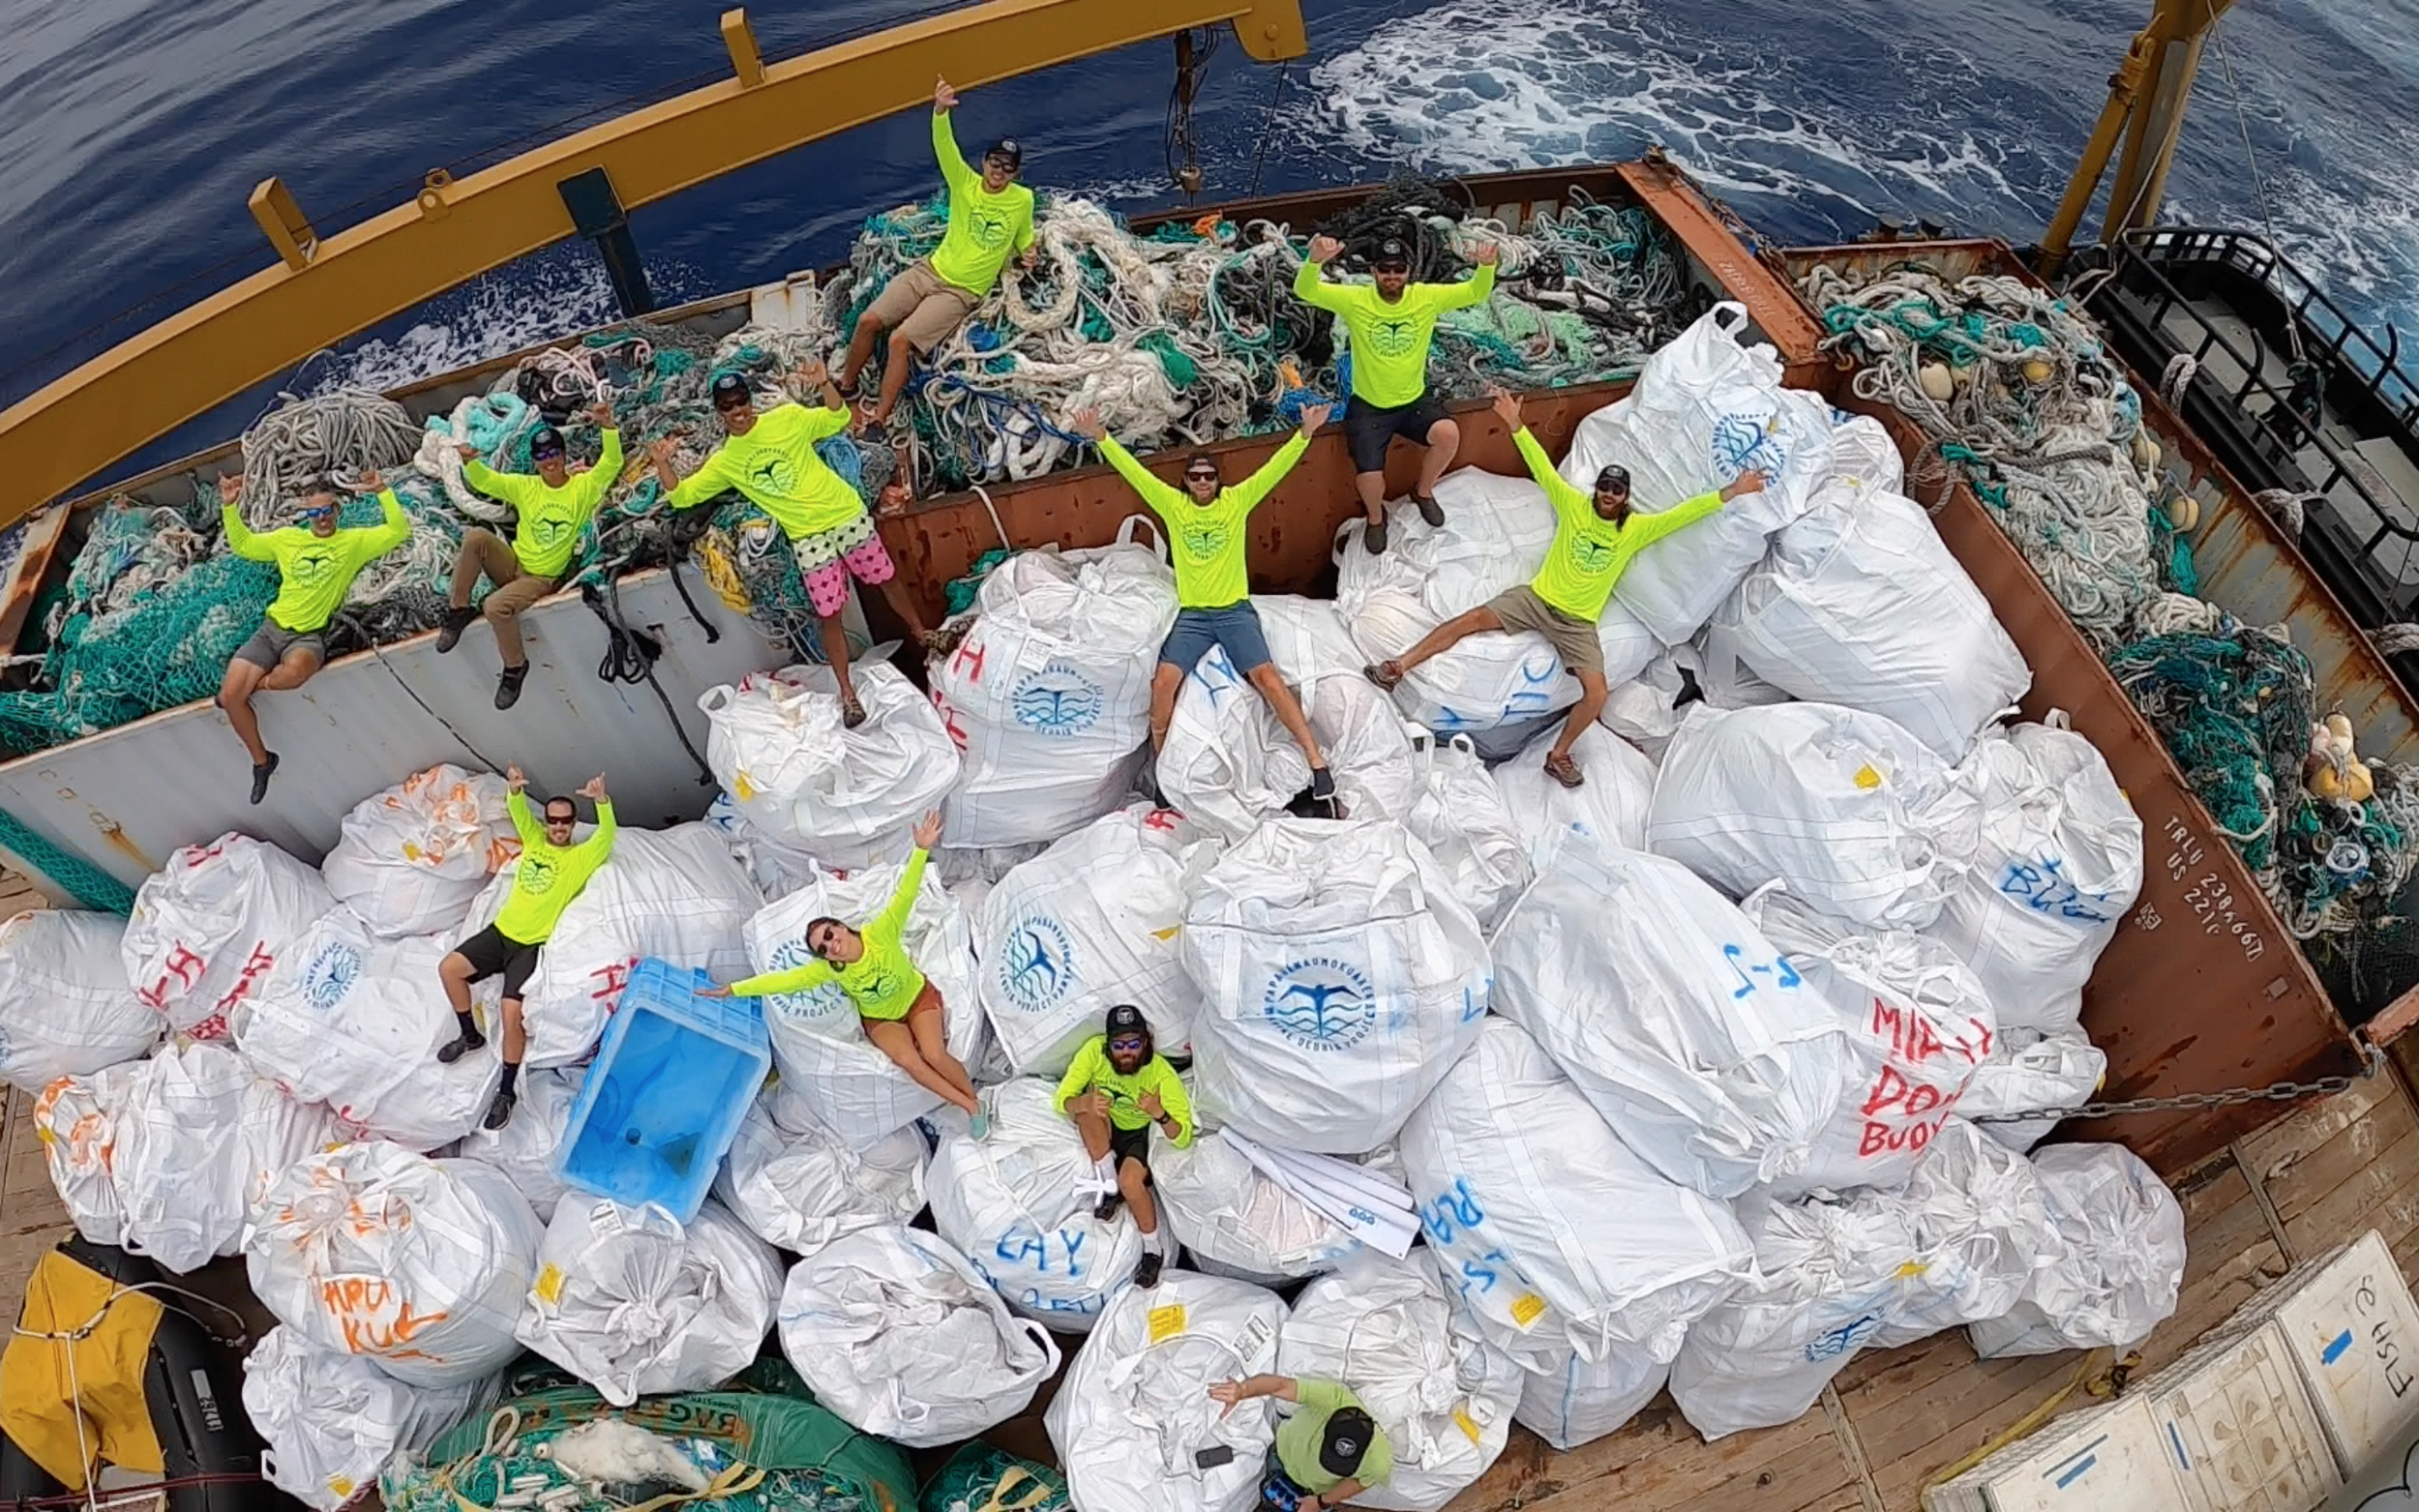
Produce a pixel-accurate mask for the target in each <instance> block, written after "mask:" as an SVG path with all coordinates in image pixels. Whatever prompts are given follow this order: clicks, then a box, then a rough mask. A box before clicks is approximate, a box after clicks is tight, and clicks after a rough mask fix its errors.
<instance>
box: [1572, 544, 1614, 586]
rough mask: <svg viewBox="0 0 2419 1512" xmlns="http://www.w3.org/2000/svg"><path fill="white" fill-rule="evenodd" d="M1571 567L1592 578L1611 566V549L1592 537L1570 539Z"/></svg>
mask: <svg viewBox="0 0 2419 1512" xmlns="http://www.w3.org/2000/svg"><path fill="white" fill-rule="evenodd" d="M1570 561H1571V565H1572V566H1574V567H1576V568H1578V569H1579V570H1580V571H1581V572H1583V573H1585V574H1587V575H1588V576H1589V577H1591V578H1593V577H1595V576H1596V575H1598V573H1601V572H1602V571H1604V570H1605V569H1606V568H1608V567H1610V566H1612V565H1613V548H1612V547H1611V546H1609V545H1607V544H1606V543H1604V542H1602V541H1599V540H1598V539H1597V538H1596V537H1594V536H1589V535H1574V536H1572V537H1571V538H1570Z"/></svg>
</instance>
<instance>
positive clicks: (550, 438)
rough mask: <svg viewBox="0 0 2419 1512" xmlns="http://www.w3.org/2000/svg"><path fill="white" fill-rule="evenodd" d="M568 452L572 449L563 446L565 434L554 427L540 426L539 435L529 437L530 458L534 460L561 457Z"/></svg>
mask: <svg viewBox="0 0 2419 1512" xmlns="http://www.w3.org/2000/svg"><path fill="white" fill-rule="evenodd" d="M568 450H570V448H568V447H566V446H564V445H563V433H562V432H561V431H560V430H555V429H554V428H553V427H552V426H540V427H538V429H537V433H536V434H534V435H532V436H530V437H529V456H530V458H531V459H532V460H536V459H539V458H546V457H560V456H562V455H563V454H564V453H565V452H566V451H568Z"/></svg>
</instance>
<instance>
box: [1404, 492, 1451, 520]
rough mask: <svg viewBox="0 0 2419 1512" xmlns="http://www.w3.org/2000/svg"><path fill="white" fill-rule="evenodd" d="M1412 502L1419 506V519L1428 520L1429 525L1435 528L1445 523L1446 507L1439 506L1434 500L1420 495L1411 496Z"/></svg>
mask: <svg viewBox="0 0 2419 1512" xmlns="http://www.w3.org/2000/svg"><path fill="white" fill-rule="evenodd" d="M1411 501H1412V503H1414V504H1417V505H1418V506H1419V518H1420V519H1424V520H1426V521H1427V522H1428V523H1429V525H1431V526H1435V525H1441V524H1443V523H1445V506H1444V505H1442V504H1439V503H1438V502H1437V501H1436V500H1434V499H1432V498H1428V497H1425V496H1423V495H1421V494H1418V493H1415V494H1413V495H1412V496H1411Z"/></svg>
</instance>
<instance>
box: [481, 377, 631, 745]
mask: <svg viewBox="0 0 2419 1512" xmlns="http://www.w3.org/2000/svg"><path fill="white" fill-rule="evenodd" d="M588 418H589V419H590V420H593V421H594V422H596V426H597V429H598V430H601V431H602V432H603V433H604V445H603V447H602V449H601V450H600V451H599V453H598V456H597V459H596V465H595V466H593V467H582V468H579V469H577V470H575V469H574V468H573V467H572V465H571V461H570V457H569V448H567V447H566V446H565V445H564V444H563V433H562V432H561V431H559V430H555V429H554V428H553V427H552V426H540V427H539V428H538V430H537V433H536V434H534V435H532V436H531V437H529V460H530V461H531V462H532V463H533V464H534V465H535V466H536V467H537V471H536V472H535V473H534V474H532V473H525V472H497V471H495V470H494V469H493V468H492V467H490V466H488V465H487V464H486V463H485V462H483V461H481V460H479V449H478V448H477V447H475V446H469V445H462V446H457V447H456V448H455V450H456V451H458V452H460V453H461V454H462V459H463V466H462V475H463V480H464V481H465V482H467V483H468V484H469V485H470V486H471V487H472V488H474V489H478V490H479V491H480V492H481V493H484V494H486V495H487V496H488V497H489V498H492V499H496V500H500V501H501V502H503V503H506V504H510V505H511V506H512V507H513V517H514V518H513V537H512V541H511V544H509V545H507V544H506V543H505V541H504V538H503V537H501V536H499V535H497V534H496V533H495V532H494V531H493V530H485V529H481V528H480V527H479V526H476V525H473V526H471V527H470V528H469V529H467V530H465V531H463V533H462V552H461V554H460V555H458V556H456V557H455V558H454V581H453V591H452V592H451V593H449V594H448V595H447V596H446V597H447V605H446V609H445V624H444V628H442V629H441V630H439V631H438V632H437V633H436V649H437V654H438V655H440V656H442V655H444V654H445V653H446V652H448V651H451V650H452V649H454V647H455V646H457V645H459V644H461V643H462V633H463V631H465V630H467V629H469V628H470V622H471V621H472V620H474V619H478V618H480V617H481V616H485V617H486V619H487V622H488V625H489V627H490V628H491V629H493V631H494V632H495V650H496V654H497V655H498V656H499V657H500V658H502V660H503V664H504V670H503V675H502V676H501V677H500V678H499V679H498V680H497V682H496V684H495V706H496V707H497V708H499V709H509V708H511V707H512V706H513V705H514V704H515V703H517V702H519V701H520V698H521V684H522V680H523V678H525V677H527V676H528V675H529V653H528V652H527V651H525V650H523V648H522V644H521V613H522V611H523V609H526V608H530V607H531V606H533V605H535V604H536V603H537V602H538V600H540V599H543V598H545V597H546V596H547V595H548V594H550V593H552V592H553V591H554V590H555V589H556V588H557V587H559V586H561V584H562V580H563V578H564V577H565V576H567V575H568V574H569V572H570V570H571V558H572V556H573V554H574V553H576V552H577V551H578V550H579V549H580V532H581V531H582V530H583V529H585V528H586V527H587V523H588V520H589V519H592V518H593V517H594V516H595V514H596V507H597V505H599V504H600V503H603V502H604V499H605V490H606V489H610V488H612V486H613V480H614V479H616V478H618V477H620V476H621V431H620V430H617V429H615V428H614V425H613V407H612V405H611V404H608V403H604V402H601V401H600V402H599V403H598V404H597V405H596V407H595V408H593V409H591V410H589V411H588ZM482 575H485V577H486V578H487V580H488V581H489V582H491V583H493V584H494V587H493V588H491V589H490V590H489V591H488V596H487V598H486V599H485V600H483V601H482V602H481V603H480V605H479V607H478V608H477V609H475V610H474V609H472V608H470V590H471V589H473V588H475V587H477V586H478V585H479V578H480V577H481V576H482Z"/></svg>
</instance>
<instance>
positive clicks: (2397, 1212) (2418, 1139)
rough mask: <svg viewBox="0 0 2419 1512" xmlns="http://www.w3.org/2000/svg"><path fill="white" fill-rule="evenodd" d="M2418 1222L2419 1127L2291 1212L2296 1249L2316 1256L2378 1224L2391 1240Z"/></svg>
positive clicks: (2288, 1226) (2288, 1227) (2288, 1228)
mask: <svg viewBox="0 0 2419 1512" xmlns="http://www.w3.org/2000/svg"><path fill="white" fill-rule="evenodd" d="M2414 1227H2419V1129H2414V1130H2412V1131H2411V1132H2409V1133H2407V1134H2404V1136H2403V1137H2402V1138H2401V1139H2399V1140H2397V1141H2394V1142H2393V1144H2392V1145H2390V1146H2388V1147H2387V1148H2385V1149H2383V1150H2381V1151H2380V1152H2378V1153H2377V1154H2376V1155H2375V1156H2374V1158H2372V1159H2370V1160H2368V1161H2367V1162H2366V1163H2364V1164H2363V1165H2362V1166H2360V1168H2359V1169H2358V1170H2356V1171H2354V1172H2353V1173H2352V1174H2351V1175H2350V1176H2349V1177H2348V1178H2347V1179H2345V1180H2344V1181H2343V1182H2341V1183H2339V1184H2338V1185H2336V1187H2335V1188H2334V1189H2333V1190H2332V1191H2330V1192H2328V1193H2327V1194H2326V1196H2324V1197H2323V1198H2320V1199H2319V1200H2318V1201H2315V1202H2312V1203H2308V1204H2306V1205H2304V1206H2303V1207H2302V1209H2301V1211H2299V1212H2298V1213H2293V1214H2288V1215H2287V1216H2286V1217H2285V1234H2286V1236H2287V1237H2288V1238H2290V1239H2291V1240H2292V1242H2293V1248H2294V1250H2295V1251H2296V1252H2297V1253H2299V1254H2301V1255H2305V1256H2317V1255H2322V1254H2324V1253H2326V1252H2327V1251H2328V1250H2330V1249H2333V1248H2334V1247H2335V1246H2336V1245H2337V1244H2339V1243H2341V1242H2343V1241H2344V1239H2348V1238H2355V1237H2357V1236H2358V1235H2359V1234H2360V1233H2361V1232H2362V1231H2363V1230H2369V1229H2374V1230H2377V1231H2378V1232H2380V1233H2382V1234H2383V1235H2384V1236H2385V1242H2386V1243H2387V1244H2389V1245H2390V1244H2392V1243H2394V1242H2395V1241H2396V1240H2398V1239H2400V1238H2402V1237H2403V1236H2404V1234H2406V1233H2408V1232H2409V1231H2410V1230H2412V1229H2413V1228H2414Z"/></svg>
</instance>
